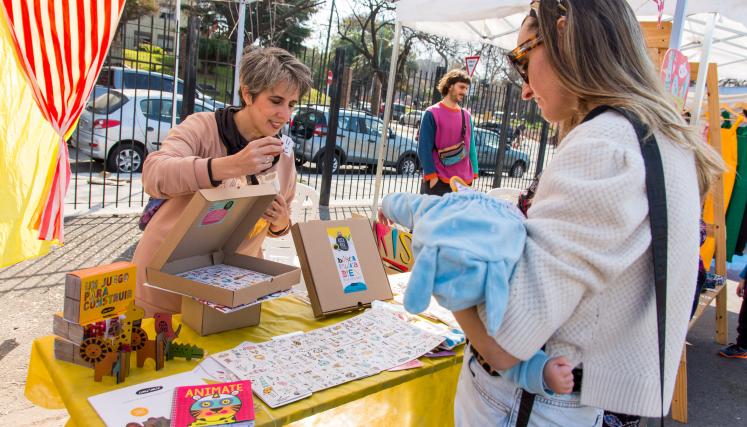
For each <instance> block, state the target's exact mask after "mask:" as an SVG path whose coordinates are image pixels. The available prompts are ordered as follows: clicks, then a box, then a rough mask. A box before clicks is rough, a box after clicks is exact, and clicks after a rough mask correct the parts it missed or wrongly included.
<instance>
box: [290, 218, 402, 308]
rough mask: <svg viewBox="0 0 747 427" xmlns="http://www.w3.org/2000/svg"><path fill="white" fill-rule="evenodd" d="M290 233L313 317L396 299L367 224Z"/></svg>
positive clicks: (315, 224)
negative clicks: (373, 302)
mask: <svg viewBox="0 0 747 427" xmlns="http://www.w3.org/2000/svg"><path fill="white" fill-rule="evenodd" d="M291 233H292V234H293V242H294V243H295V246H296V252H297V253H298V258H299V261H300V263H301V271H302V272H303V277H304V282H305V283H306V288H307V290H308V293H309V299H310V300H311V308H312V310H313V312H314V316H316V317H323V316H326V315H328V314H332V313H339V312H345V311H350V310H354V309H359V308H362V307H368V306H370V304H371V301H373V300H388V299H391V298H392V290H391V288H390V287H389V281H388V279H387V275H386V273H385V271H384V266H383V264H382V262H381V258H380V257H379V251H378V249H377V247H376V241H375V240H374V235H373V233H372V232H371V223H370V222H368V220H367V219H345V220H338V221H309V222H304V223H299V224H294V225H293V227H292V228H291Z"/></svg>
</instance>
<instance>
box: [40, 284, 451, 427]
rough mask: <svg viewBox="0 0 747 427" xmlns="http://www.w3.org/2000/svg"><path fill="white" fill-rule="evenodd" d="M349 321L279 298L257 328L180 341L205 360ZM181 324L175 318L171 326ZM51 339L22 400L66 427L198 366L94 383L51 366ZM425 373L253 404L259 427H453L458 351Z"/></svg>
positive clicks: (149, 367)
mask: <svg viewBox="0 0 747 427" xmlns="http://www.w3.org/2000/svg"><path fill="white" fill-rule="evenodd" d="M352 316H353V314H348V315H340V316H336V317H333V318H331V319H324V320H321V321H320V320H315V319H314V317H313V314H312V312H311V307H309V306H308V305H306V304H304V303H302V302H300V301H298V300H296V299H295V298H292V297H291V298H281V299H277V300H274V301H270V302H266V303H264V304H263V305H262V317H261V320H260V324H259V325H257V326H253V327H249V328H243V329H238V330H234V331H228V332H223V333H220V334H215V335H209V336H206V337H200V336H198V335H197V334H196V333H195V332H193V331H192V330H191V329H189V328H188V327H187V326H186V325H185V326H184V327H183V328H182V332H181V334H180V336H179V338H178V339H177V340H176V341H177V342H187V343H191V344H196V345H198V346H199V347H201V348H203V349H204V350H205V351H206V352H207V354H208V355H209V354H215V353H218V352H220V351H223V350H227V349H229V348H232V347H234V346H236V345H238V344H239V343H241V342H243V341H254V342H262V341H266V340H268V339H270V338H271V337H273V336H276V335H280V334H285V333H289V332H294V331H304V332H306V331H310V330H312V329H317V328H320V327H323V326H327V325H331V324H334V323H337V322H340V321H342V320H345V319H347V318H349V317H352ZM180 321H181V319H180V317H179V316H175V317H174V325H175V326H176V325H177V324H179V323H180ZM143 327H144V328H145V329H146V331H147V332H148V334H149V336H152V332H153V321H152V319H146V320H145V321H144V322H143ZM53 343H54V337H52V336H46V337H42V338H39V339H36V340H34V343H33V346H32V349H31V360H30V362H29V371H28V376H27V379H26V390H25V394H26V397H27V398H28V399H29V400H30V401H31V402H32V403H34V404H36V405H39V406H42V407H45V408H49V409H62V408H67V410H68V412H69V413H70V417H71V419H70V421H69V422H68V424H67V425H68V427H72V426H100V425H103V422H102V421H101V420H100V419H99V417H98V415H97V414H96V412H95V410H94V409H93V407H92V406H91V405H90V404H89V403H88V400H87V398H88V397H89V396H93V395H96V394H99V393H103V392H106V391H110V390H114V389H116V388H118V387H126V386H128V385H132V384H138V383H142V382H145V381H149V380H152V379H155V378H159V377H164V376H167V375H173V374H177V373H180V372H184V371H188V370H191V369H193V368H194V367H195V366H196V365H197V364H198V363H199V362H200V361H199V360H192V361H189V362H188V361H186V360H184V359H174V360H171V361H167V362H166V367H165V368H164V369H162V370H160V371H158V372H156V371H155V370H154V365H153V362H152V361H147V362H146V365H145V367H144V368H142V369H138V368H136V367H135V361H134V360H133V361H132V364H131V366H132V369H131V370H130V376H128V377H127V379H126V380H125V382H124V383H122V384H119V385H117V384H115V383H114V378H112V377H105V378H104V381H103V382H101V383H97V382H95V381H94V380H93V369H87V368H84V367H81V366H78V365H74V364H71V363H66V362H61V361H58V360H56V359H55V357H54V350H53ZM421 361H422V362H423V365H424V366H423V367H421V368H418V369H412V370H407V371H397V372H382V373H380V374H378V375H374V376H372V377H368V378H364V379H360V380H357V381H352V382H349V383H346V384H342V385H339V386H337V387H334V388H331V389H327V390H323V391H320V392H317V393H314V394H313V395H312V396H311V397H308V398H306V399H303V400H301V401H298V402H294V403H291V404H289V405H285V406H282V407H279V408H276V409H270V408H269V407H268V406H266V405H264V404H263V403H262V402H261V401H260V400H259V399H255V405H256V407H255V409H256V410H255V413H256V425H257V426H258V427H260V426H271V425H272V426H274V425H283V424H288V423H292V422H294V421H299V420H302V421H299V422H298V423H297V424H296V425H304V426H308V425H324V426H329V425H340V426H342V425H344V426H350V425H356V424H359V425H374V424H378V425H397V426H407V425H413V426H416V425H417V426H432V425H438V426H442V425H450V424H451V423H452V420H453V415H452V414H453V401H454V393H455V391H456V383H457V377H458V375H459V368H460V364H461V361H462V350H461V348H460V350H459V353H458V354H457V356H453V357H447V358H438V359H429V358H426V357H423V358H421Z"/></svg>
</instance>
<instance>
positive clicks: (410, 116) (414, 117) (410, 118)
mask: <svg viewBox="0 0 747 427" xmlns="http://www.w3.org/2000/svg"><path fill="white" fill-rule="evenodd" d="M423 113H425V111H420V110H414V111H410V112H409V113H406V114H403V115H402V116H400V118H399V123H400V124H402V125H405V126H412V127H416V128H419V127H420V119H421V118H422V117H423Z"/></svg>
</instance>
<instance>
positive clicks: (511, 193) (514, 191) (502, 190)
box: [486, 187, 522, 203]
mask: <svg viewBox="0 0 747 427" xmlns="http://www.w3.org/2000/svg"><path fill="white" fill-rule="evenodd" d="M521 193H522V190H519V189H518V188H511V187H499V188H494V189H492V190H490V191H488V192H487V193H486V194H487V195H488V196H491V197H495V198H496V199H503V200H506V201H509V202H511V203H516V202H518V201H519V196H521Z"/></svg>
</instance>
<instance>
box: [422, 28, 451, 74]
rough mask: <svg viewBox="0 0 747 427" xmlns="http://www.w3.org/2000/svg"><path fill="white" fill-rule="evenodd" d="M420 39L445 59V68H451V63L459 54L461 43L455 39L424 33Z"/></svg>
mask: <svg viewBox="0 0 747 427" xmlns="http://www.w3.org/2000/svg"><path fill="white" fill-rule="evenodd" d="M420 40H421V41H422V42H423V43H424V44H425V45H427V46H429V47H431V48H432V49H433V50H435V51H436V53H438V56H440V57H441V60H442V61H443V67H444V68H449V64H450V63H451V62H453V61H454V58H456V57H457V56H459V53H460V48H461V45H460V44H459V42H457V41H455V40H453V39H450V38H448V37H441V36H436V35H433V34H423V35H422V36H421V37H420Z"/></svg>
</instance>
